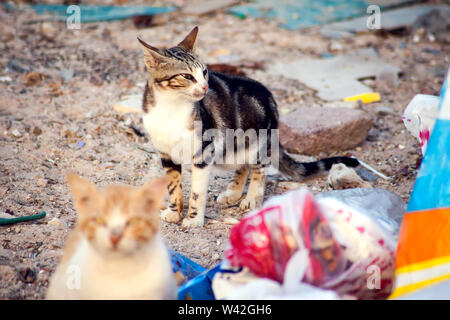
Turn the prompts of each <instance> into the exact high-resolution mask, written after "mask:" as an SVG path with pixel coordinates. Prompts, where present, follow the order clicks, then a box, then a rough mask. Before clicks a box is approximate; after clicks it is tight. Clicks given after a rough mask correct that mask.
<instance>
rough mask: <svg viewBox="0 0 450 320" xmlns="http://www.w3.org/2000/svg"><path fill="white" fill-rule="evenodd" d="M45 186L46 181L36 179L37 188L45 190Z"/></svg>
mask: <svg viewBox="0 0 450 320" xmlns="http://www.w3.org/2000/svg"><path fill="white" fill-rule="evenodd" d="M47 184H48V181H47V180H46V179H38V180H37V181H36V185H37V186H38V187H42V188H45V187H46V186H47Z"/></svg>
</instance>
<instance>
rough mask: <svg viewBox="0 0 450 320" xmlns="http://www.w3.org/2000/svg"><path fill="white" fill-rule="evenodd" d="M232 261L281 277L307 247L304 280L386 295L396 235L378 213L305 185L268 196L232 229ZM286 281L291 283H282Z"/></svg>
mask: <svg viewBox="0 0 450 320" xmlns="http://www.w3.org/2000/svg"><path fill="white" fill-rule="evenodd" d="M230 245H231V247H230V249H228V250H227V251H226V252H225V257H226V259H227V260H228V261H229V262H230V264H231V265H232V266H235V267H238V266H244V267H246V268H248V269H249V270H250V271H251V272H252V273H254V274H255V275H257V276H258V277H262V278H268V279H271V280H274V281H277V282H278V283H283V280H284V279H285V274H284V273H285V270H286V266H287V264H288V263H289V260H290V259H291V257H292V256H293V255H294V253H296V252H297V251H299V250H300V251H304V250H306V251H307V252H308V259H306V260H305V261H304V263H305V271H304V274H303V275H302V276H303V278H302V282H303V283H304V284H309V285H313V286H315V287H317V288H321V289H327V290H333V291H334V292H336V293H337V294H339V295H351V296H354V297H356V298H359V299H383V298H386V297H388V296H389V294H390V292H391V290H392V284H393V277H394V255H395V246H396V243H395V239H394V237H393V235H392V233H391V232H390V231H389V230H386V229H385V228H384V227H383V226H382V225H381V224H379V223H378V222H377V221H376V220H375V219H373V218H371V217H370V216H369V215H366V214H364V213H362V212H360V211H359V210H357V209H354V208H351V207H349V206H347V205H345V204H344V203H342V202H340V201H338V200H336V199H331V198H323V199H320V200H318V201H316V200H315V199H314V197H313V195H312V194H310V193H309V192H308V191H306V190H296V191H292V192H289V193H286V194H284V195H281V196H277V197H273V198H271V199H269V200H268V201H267V202H266V203H265V204H264V206H263V208H261V209H259V210H256V211H253V212H251V213H249V214H248V215H247V216H245V217H244V218H243V219H242V220H241V222H240V223H239V224H237V225H236V226H234V227H233V228H232V229H231V232H230ZM283 285H286V284H283Z"/></svg>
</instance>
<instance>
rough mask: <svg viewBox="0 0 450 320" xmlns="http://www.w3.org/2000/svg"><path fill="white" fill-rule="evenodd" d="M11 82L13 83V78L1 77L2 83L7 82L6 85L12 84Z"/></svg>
mask: <svg viewBox="0 0 450 320" xmlns="http://www.w3.org/2000/svg"><path fill="white" fill-rule="evenodd" d="M11 81H12V79H11V77H8V76H6V77H0V82H6V83H8V82H11Z"/></svg>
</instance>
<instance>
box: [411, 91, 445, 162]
mask: <svg viewBox="0 0 450 320" xmlns="http://www.w3.org/2000/svg"><path fill="white" fill-rule="evenodd" d="M438 113H439V97H436V96H431V95H425V94H418V95H416V96H415V97H414V98H413V99H412V100H411V102H410V103H409V104H408V106H407V107H406V109H405V112H404V113H403V116H402V120H403V123H404V124H405V127H406V129H408V131H409V132H411V134H412V135H413V136H414V137H415V138H416V139H417V140H419V142H420V147H421V150H422V154H425V151H426V149H427V145H428V141H429V140H430V136H431V132H432V131H433V127H434V124H435V122H436V118H437V116H438Z"/></svg>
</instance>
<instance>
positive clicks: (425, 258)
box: [390, 72, 450, 299]
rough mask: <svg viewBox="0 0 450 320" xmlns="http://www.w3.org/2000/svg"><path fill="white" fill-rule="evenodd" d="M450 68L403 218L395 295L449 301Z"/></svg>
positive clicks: (397, 258) (398, 246)
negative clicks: (437, 112) (436, 116)
mask: <svg viewBox="0 0 450 320" xmlns="http://www.w3.org/2000/svg"><path fill="white" fill-rule="evenodd" d="M449 82H450V80H449V72H448V73H447V79H446V80H445V82H444V85H443V87H442V90H441V94H440V104H439V116H438V119H437V120H436V124H435V127H434V129H433V132H432V135H431V138H430V141H429V145H428V148H427V150H426V153H425V155H424V158H423V159H422V164H421V167H420V170H419V173H418V176H417V179H416V182H415V184H414V188H413V191H412V193H411V197H410V201H409V203H408V207H407V210H406V213H405V216H404V218H403V221H402V225H401V228H400V234H399V239H398V245H397V253H396V267H395V269H396V271H395V275H396V280H395V287H394V291H393V293H392V294H391V296H390V299H450V90H449Z"/></svg>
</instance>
